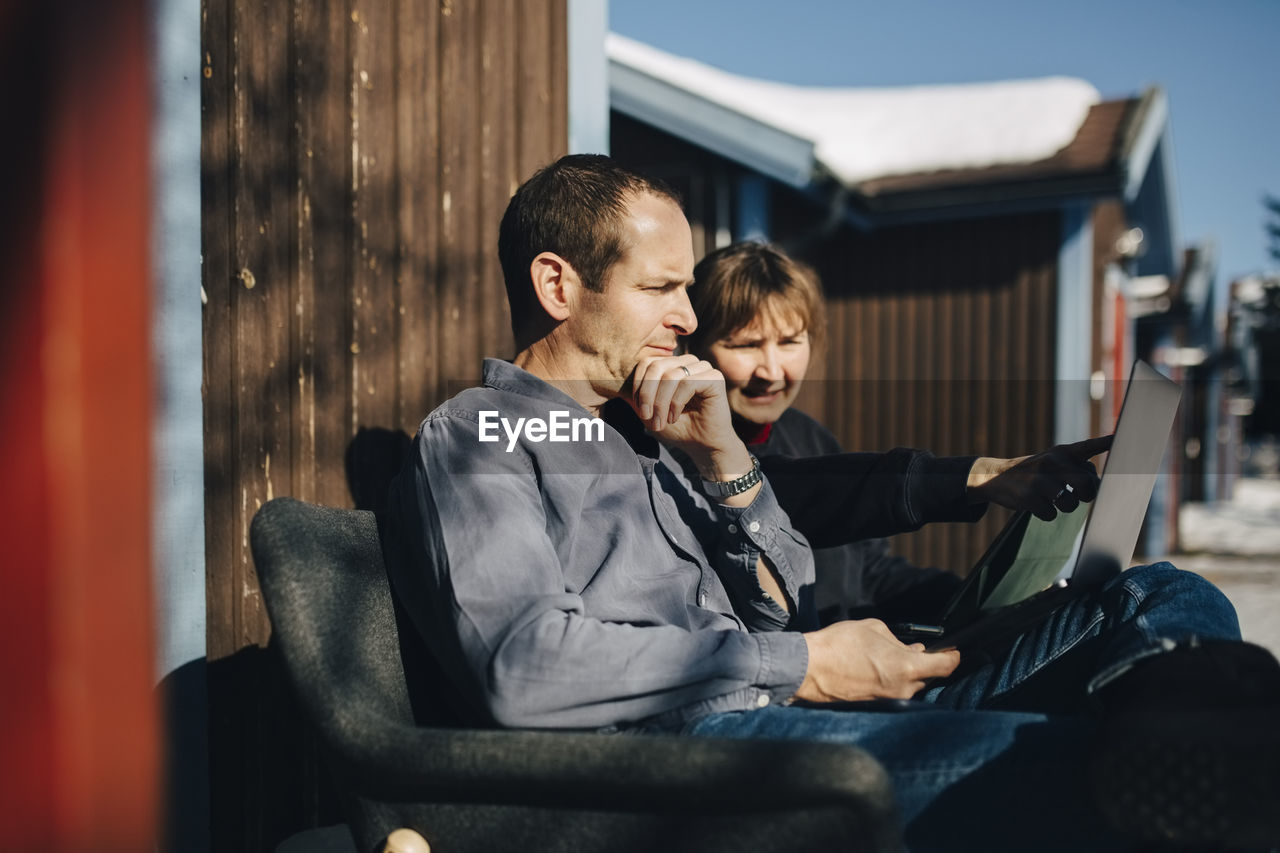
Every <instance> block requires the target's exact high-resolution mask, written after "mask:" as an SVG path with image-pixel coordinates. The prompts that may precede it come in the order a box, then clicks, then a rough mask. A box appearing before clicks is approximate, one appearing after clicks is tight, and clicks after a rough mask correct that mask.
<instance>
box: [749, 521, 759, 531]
mask: <svg viewBox="0 0 1280 853" xmlns="http://www.w3.org/2000/svg"><path fill="white" fill-rule="evenodd" d="M747 529H748V530H750V531H751V532H752V533H759V532H760V522H758V521H753V522H751V523H750V524H748V525H747Z"/></svg>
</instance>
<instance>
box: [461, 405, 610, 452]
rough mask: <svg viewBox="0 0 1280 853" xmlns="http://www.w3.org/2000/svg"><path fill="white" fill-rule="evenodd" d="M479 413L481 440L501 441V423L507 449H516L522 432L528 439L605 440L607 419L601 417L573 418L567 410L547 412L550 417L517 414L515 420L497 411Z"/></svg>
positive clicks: (536, 440) (508, 450) (537, 440)
mask: <svg viewBox="0 0 1280 853" xmlns="http://www.w3.org/2000/svg"><path fill="white" fill-rule="evenodd" d="M479 414H480V430H479V435H480V440H481V441H498V440H499V439H500V436H499V434H498V425H499V424H501V425H502V431H503V432H505V433H506V435H507V452H508V453H510V452H511V451H513V450H515V448H516V442H518V441H519V440H520V436H521V435H523V436H524V437H525V439H526V440H527V441H532V442H534V443H537V442H540V441H604V421H602V420H600V419H599V418H571V417H569V412H568V410H565V409H560V410H556V411H551V412H548V413H547V419H546V420H545V421H544V420H543V419H542V418H516V422H515V424H512V423H511V421H509V420H507V419H506V418H503V417H499V416H498V413H497V412H496V411H482V412H480V413H479Z"/></svg>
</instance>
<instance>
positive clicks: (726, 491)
mask: <svg viewBox="0 0 1280 853" xmlns="http://www.w3.org/2000/svg"><path fill="white" fill-rule="evenodd" d="M747 455H748V456H750V457H751V470H750V471H748V472H747V473H745V474H743V475H742V476H741V477H738V478H737V479H734V480H725V481H723V482H721V481H717V480H703V481H702V491H704V492H706V493H707V494H708V495H710V496H711V497H713V498H731V497H733V496H734V495H740V494H742V493H743V492H745V491H746V490H747V489H749V488H751V487H752V486H754V485H755V484H756V483H758V482H760V460H759V459H757V458H756V457H755V454H754V453H748V454H747Z"/></svg>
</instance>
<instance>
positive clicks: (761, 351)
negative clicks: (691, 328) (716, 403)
mask: <svg viewBox="0 0 1280 853" xmlns="http://www.w3.org/2000/svg"><path fill="white" fill-rule="evenodd" d="M776 315H777V312H763V313H761V314H760V315H759V316H757V317H756V318H755V320H754V321H753V322H752V323H751V324H750V325H748V326H745V327H744V328H741V329H738V330H737V331H734V332H731V333H730V334H728V335H725V336H724V337H723V338H721V339H720V340H718V341H714V342H712V344H711V346H710V347H708V356H709V358H710V360H711V363H712V364H714V365H715V366H716V367H717V368H719V370H720V372H721V373H723V374H724V380H725V384H726V387H727V388H728V392H729V408H731V409H733V412H734V414H736V415H737V416H738V417H740V418H742V419H743V420H746V421H750V422H751V423H756V424H768V423H773V422H774V421H776V420H777V419H778V418H780V417H782V413H783V412H785V411H786V410H787V407H788V406H790V405H791V404H792V403H794V402H795V399H796V395H797V394H798V393H800V383H801V382H803V381H804V375H805V372H806V371H807V370H808V369H809V355H810V345H809V334H808V332H806V331H805V329H804V327H803V326H802V325H801V324H800V322H799V321H798V320H796V319H794V318H790V319H785V320H784V319H783V318H782V317H778V316H776ZM784 316H785V315H784Z"/></svg>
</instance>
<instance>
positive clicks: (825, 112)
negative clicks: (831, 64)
mask: <svg viewBox="0 0 1280 853" xmlns="http://www.w3.org/2000/svg"><path fill="white" fill-rule="evenodd" d="M606 50H607V52H608V55H609V58H610V59H611V60H613V61H614V62H616V63H620V64H621V65H624V66H626V67H628V68H631V69H633V70H635V71H638V72H641V73H643V74H646V75H648V76H650V77H652V78H654V79H657V80H660V81H663V82H665V83H667V84H668V85H671V86H674V87H676V88H679V89H682V90H684V91H686V92H688V93H690V94H692V95H695V96H697V97H699V98H702V99H704V100H706V101H709V102H711V103H714V104H717V105H719V106H721V107H726V108H728V109H730V110H732V111H734V112H737V113H740V114H742V115H744V116H747V117H749V118H751V119H753V120H755V121H757V122H760V123H762V124H765V125H769V126H771V127H774V128H777V129H779V130H782V131H785V132H787V133H790V134H794V135H796V136H799V137H801V138H804V139H808V140H809V141H811V142H812V143H813V145H814V155H815V157H816V158H817V160H818V162H820V163H821V164H822V165H823V166H825V167H826V168H827V169H828V170H829V171H830V172H831V173H832V174H833V175H835V176H836V178H838V179H839V180H840V181H841V182H842V183H844V184H846V185H848V186H854V185H857V184H859V183H861V182H863V181H867V180H871V179H873V178H883V177H888V176H890V175H909V174H917V173H921V172H934V171H940V170H943V169H980V168H985V167H988V166H997V165H1008V164H1017V163H1034V162H1036V161H1038V160H1043V159H1046V158H1048V157H1050V156H1052V155H1053V154H1054V153H1056V152H1057V151H1059V150H1061V149H1062V148H1064V147H1065V146H1066V145H1067V144H1068V143H1070V142H1071V140H1072V139H1074V138H1075V135H1076V132H1077V131H1078V130H1079V129H1080V125H1081V124H1082V123H1083V122H1084V119H1085V116H1086V115H1087V114H1088V112H1089V108H1090V107H1091V106H1092V105H1093V104H1096V103H1098V102H1099V101H1100V100H1101V97H1100V96H1099V94H1098V90H1097V89H1095V88H1094V87H1093V86H1092V85H1091V84H1090V83H1088V82H1086V81H1084V80H1080V79H1077V78H1074V77H1044V78H1040V79H1034V80H1008V81H1001V82H995V83H966V84H953V85H939V86H906V87H896V88H865V89H864V88H845V87H818V86H794V85H790V84H786V83H777V82H773V81H769V80H758V79H755V78H751V77H743V76H740V75H737V74H730V73H728V72H726V71H721V70H720V69H718V68H713V67H711V66H709V65H706V64H704V63H701V62H697V61H695V60H692V59H687V58H685V57H681V56H675V55H673V54H670V53H666V52H665V51H661V50H658V49H657V48H655V47H651V46H650V45H647V44H642V43H640V42H637V41H633V40H631V39H628V38H625V37H623V36H620V35H617V34H616V33H610V34H609V36H608V38H607V41H606Z"/></svg>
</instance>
